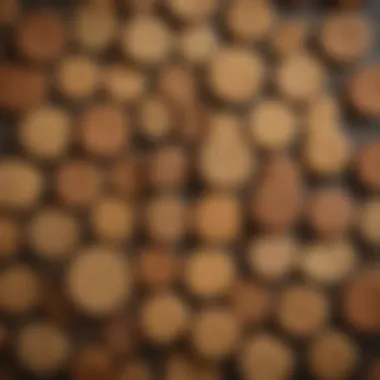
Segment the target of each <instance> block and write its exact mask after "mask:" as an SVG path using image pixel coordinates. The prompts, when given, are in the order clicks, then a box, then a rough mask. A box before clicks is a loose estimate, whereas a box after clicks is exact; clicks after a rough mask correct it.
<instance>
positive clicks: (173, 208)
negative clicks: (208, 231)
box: [145, 194, 188, 243]
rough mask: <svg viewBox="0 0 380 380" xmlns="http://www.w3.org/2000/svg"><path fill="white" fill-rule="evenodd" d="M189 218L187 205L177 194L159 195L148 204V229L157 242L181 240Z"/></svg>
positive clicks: (146, 222) (146, 213)
mask: <svg viewBox="0 0 380 380" xmlns="http://www.w3.org/2000/svg"><path fill="white" fill-rule="evenodd" d="M187 218H188V215H187V205H186V203H185V202H184V200H183V199H181V198H180V197H178V196H176V195H171V194H166V195H158V196H156V197H154V198H152V199H151V200H150V201H148V202H147V204H146V209H145V227H146V231H147V233H148V236H149V237H150V238H152V239H153V240H154V241H156V242H160V243H174V242H178V241H180V240H181V239H182V238H183V237H184V236H185V235H186V233H187V228H188V221H187Z"/></svg>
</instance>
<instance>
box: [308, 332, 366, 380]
mask: <svg viewBox="0 0 380 380" xmlns="http://www.w3.org/2000/svg"><path fill="white" fill-rule="evenodd" d="M358 360H359V350H358V348H357V347H356V345H355V344H354V342H353V341H352V340H351V338H350V337H349V336H347V335H346V334H343V333H341V332H338V331H333V330H330V331H326V332H324V333H322V334H321V335H320V336H318V337H316V338H315V339H314V340H313V341H312V342H311V345H310V348H309V350H308V362H309V366H310V369H311V371H312V372H313V374H314V376H315V377H316V378H317V379H321V380H322V379H323V380H324V379H346V378H349V377H350V376H351V375H352V373H353V371H354V370H355V368H356V366H357V364H358Z"/></svg>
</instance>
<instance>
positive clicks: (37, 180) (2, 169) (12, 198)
mask: <svg viewBox="0 0 380 380" xmlns="http://www.w3.org/2000/svg"><path fill="white" fill-rule="evenodd" d="M0 189H1V191H0V206H1V207H4V208H9V209H12V210H20V211H22V210H27V209H30V208H31V207H33V206H34V205H35V204H36V203H37V202H38V200H39V197H40V195H41V193H42V192H43V190H44V179H43V176H42V173H41V171H40V170H39V169H38V168H37V167H35V166H33V165H32V164H30V163H29V162H27V161H23V160H22V159H19V158H3V159H2V160H1V162H0Z"/></svg>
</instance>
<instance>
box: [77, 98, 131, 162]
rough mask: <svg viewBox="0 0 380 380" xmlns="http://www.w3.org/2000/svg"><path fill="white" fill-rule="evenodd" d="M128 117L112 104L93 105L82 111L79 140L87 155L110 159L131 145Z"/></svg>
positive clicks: (122, 110)
mask: <svg viewBox="0 0 380 380" xmlns="http://www.w3.org/2000/svg"><path fill="white" fill-rule="evenodd" d="M129 137H130V126H129V120H128V115H127V113H126V112H125V111H124V109H122V108H121V107H118V106H116V105H113V104H111V103H98V104H93V105H91V106H89V107H87V108H85V109H84V110H83V111H82V114H81V117H80V122H79V126H78V139H79V142H80V144H81V145H82V147H83V148H84V150H85V151H86V152H87V153H90V154H93V155H95V156H100V157H103V158H104V157H105V158H110V157H114V156H117V155H119V154H120V153H121V152H122V151H123V150H125V149H126V148H127V146H128V145H129Z"/></svg>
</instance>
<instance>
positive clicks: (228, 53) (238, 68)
mask: <svg viewBox="0 0 380 380" xmlns="http://www.w3.org/2000/svg"><path fill="white" fill-rule="evenodd" d="M264 75H265V74H264V64H263V62H262V59H261V57H260V56H259V55H257V54H256V53H254V52H252V51H250V50H248V49H244V48H242V47H236V46H226V47H224V48H221V49H219V51H218V52H217V53H216V54H215V55H214V57H213V58H212V60H211V61H210V64H209V67H208V72H207V81H208V85H209V87H210V89H211V91H212V92H213V93H214V95H215V96H216V97H217V98H219V99H220V100H222V101H224V102H227V103H232V104H240V103H246V102H248V101H250V100H252V99H253V98H254V97H255V96H257V95H258V94H259V93H260V91H261V89H262V87H263V80H264Z"/></svg>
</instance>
